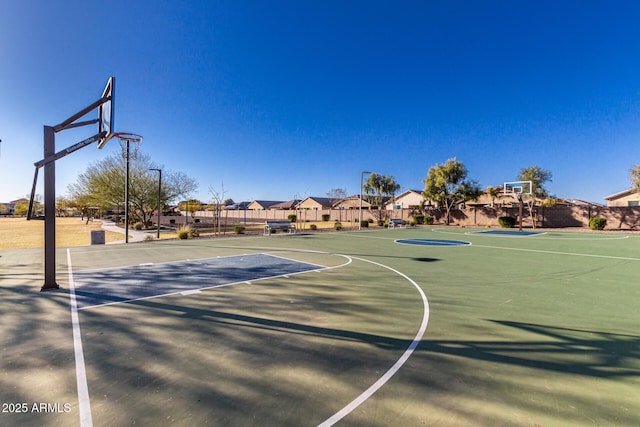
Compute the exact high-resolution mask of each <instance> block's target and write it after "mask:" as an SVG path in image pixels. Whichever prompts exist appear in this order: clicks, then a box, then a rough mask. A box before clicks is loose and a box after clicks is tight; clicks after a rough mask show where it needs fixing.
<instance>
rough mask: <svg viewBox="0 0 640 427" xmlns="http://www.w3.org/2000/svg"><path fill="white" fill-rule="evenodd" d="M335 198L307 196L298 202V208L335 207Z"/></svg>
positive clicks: (317, 208)
mask: <svg viewBox="0 0 640 427" xmlns="http://www.w3.org/2000/svg"><path fill="white" fill-rule="evenodd" d="M333 204H334V202H333V200H332V199H329V198H327V197H307V198H306V199H304V200H303V201H301V202H300V203H298V205H297V208H298V209H309V210H323V209H331V208H333Z"/></svg>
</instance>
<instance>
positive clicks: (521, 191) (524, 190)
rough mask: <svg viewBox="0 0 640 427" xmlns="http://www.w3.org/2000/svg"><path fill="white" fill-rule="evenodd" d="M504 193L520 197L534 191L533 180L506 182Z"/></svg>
mask: <svg viewBox="0 0 640 427" xmlns="http://www.w3.org/2000/svg"><path fill="white" fill-rule="evenodd" d="M503 191H504V195H505V196H513V197H520V196H524V195H531V194H532V193H533V183H532V181H512V182H505V183H504V190H503Z"/></svg>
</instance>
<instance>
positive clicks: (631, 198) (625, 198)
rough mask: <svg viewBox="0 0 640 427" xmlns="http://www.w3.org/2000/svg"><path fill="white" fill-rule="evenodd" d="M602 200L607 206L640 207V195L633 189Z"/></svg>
mask: <svg viewBox="0 0 640 427" xmlns="http://www.w3.org/2000/svg"><path fill="white" fill-rule="evenodd" d="M604 199H605V200H606V201H607V206H640V193H638V190H636V189H635V188H629V189H628V190H625V191H621V192H619V193H616V194H612V195H610V196H607V197H605V198H604Z"/></svg>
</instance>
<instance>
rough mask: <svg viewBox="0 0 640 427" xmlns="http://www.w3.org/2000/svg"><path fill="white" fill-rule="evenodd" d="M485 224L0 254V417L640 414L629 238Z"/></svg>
mask: <svg viewBox="0 0 640 427" xmlns="http://www.w3.org/2000/svg"><path fill="white" fill-rule="evenodd" d="M491 231H498V230H469V229H458V228H448V227H442V228H437V227H436V228H413V229H412V228H408V229H397V230H384V231H361V232H335V233H317V234H306V235H305V234H299V235H291V236H290V235H286V236H285V235H282V236H280V235H276V236H271V237H239V238H222V239H200V240H187V241H159V242H146V243H135V244H129V245H109V246H91V247H75V248H58V254H57V260H58V263H57V280H58V284H59V285H60V286H61V288H60V289H59V290H53V291H48V292H39V290H40V286H41V284H42V280H43V279H42V253H41V251H31V250H24V251H1V252H0V283H1V286H0V313H2V314H1V316H2V324H3V328H2V332H1V335H0V342H1V343H2V361H3V362H2V363H3V369H2V371H1V374H0V381H1V385H2V387H0V396H1V399H0V400H1V401H2V402H3V408H2V413H1V414H0V424H1V425H12V426H41V425H64V426H73V425H78V426H89V425H95V426H111V425H154V426H162V425H184V426H193V425H211V426H231V425H232V426H255V425H261V426H307V425H308V426H320V425H322V426H329V425H344V426H352V425H354V426H355V425H359V426H360V425H366V426H395V425H402V426H421V425H447V426H457V425H459V426H468V425H530V426H535V425H540V426H546V425H563V426H584V425H612V426H613V425H615V426H633V425H637V420H638V419H640V408H639V406H638V405H637V402H638V401H640V334H638V332H637V325H638V324H640V315H639V314H638V312H637V306H638V303H639V302H640V288H639V287H638V285H637V284H636V283H637V278H638V274H639V273H640V237H639V236H636V235H624V234H597V233H557V232H547V233H543V234H537V235H535V236H534V235H531V236H529V237H526V238H514V237H513V236H511V235H507V236H505V235H503V234H496V233H491ZM518 236H523V237H524V236H525V235H524V234H518ZM505 237H509V238H505Z"/></svg>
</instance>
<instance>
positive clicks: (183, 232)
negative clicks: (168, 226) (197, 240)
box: [178, 227, 190, 240]
mask: <svg viewBox="0 0 640 427" xmlns="http://www.w3.org/2000/svg"><path fill="white" fill-rule="evenodd" d="M189 231H190V228H189V227H180V228H179V229H178V239H182V240H185V239H188V238H189V234H190V233H189Z"/></svg>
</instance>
